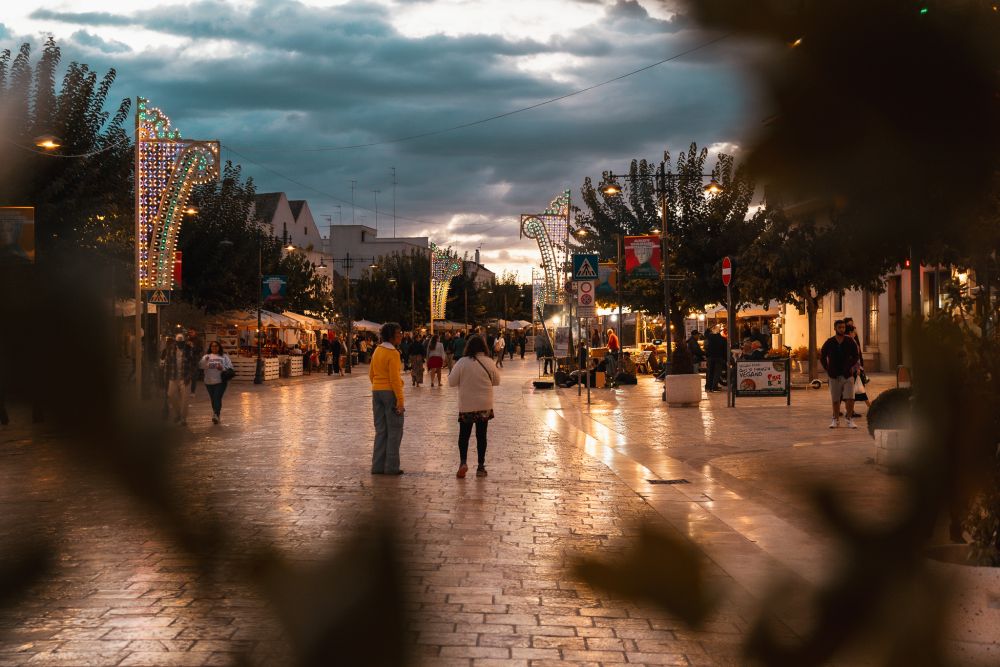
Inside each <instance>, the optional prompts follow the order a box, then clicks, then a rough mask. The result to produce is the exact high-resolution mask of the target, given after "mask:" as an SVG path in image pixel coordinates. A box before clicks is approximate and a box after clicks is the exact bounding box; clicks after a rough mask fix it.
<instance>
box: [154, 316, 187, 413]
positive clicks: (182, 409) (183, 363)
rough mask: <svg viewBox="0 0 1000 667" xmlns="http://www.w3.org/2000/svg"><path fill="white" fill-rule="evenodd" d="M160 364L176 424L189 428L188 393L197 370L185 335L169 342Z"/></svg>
mask: <svg viewBox="0 0 1000 667" xmlns="http://www.w3.org/2000/svg"><path fill="white" fill-rule="evenodd" d="M160 364H161V365H162V366H163V371H164V378H165V379H166V381H167V404H168V405H169V406H170V408H169V409H170V412H171V413H172V414H173V418H174V423H175V424H180V425H181V426H187V413H188V400H187V393H188V390H189V387H190V385H191V378H193V377H195V372H194V371H195V368H194V359H193V357H192V356H191V348H190V347H189V346H188V344H187V342H186V341H185V340H184V334H182V333H179V334H177V335H176V336H174V338H173V339H172V340H169V341H167V347H166V348H164V350H163V354H161V355H160Z"/></svg>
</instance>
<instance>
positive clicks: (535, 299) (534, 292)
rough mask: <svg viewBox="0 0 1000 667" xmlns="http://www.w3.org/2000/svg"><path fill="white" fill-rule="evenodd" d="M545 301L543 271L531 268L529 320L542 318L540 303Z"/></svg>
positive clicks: (537, 320) (533, 320) (535, 320)
mask: <svg viewBox="0 0 1000 667" xmlns="http://www.w3.org/2000/svg"><path fill="white" fill-rule="evenodd" d="M544 303H545V272H544V271H539V270H538V269H532V270H531V321H532V322H540V321H541V320H542V316H541V312H542V304H544Z"/></svg>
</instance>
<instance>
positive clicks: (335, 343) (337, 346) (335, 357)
mask: <svg viewBox="0 0 1000 667" xmlns="http://www.w3.org/2000/svg"><path fill="white" fill-rule="evenodd" d="M343 356H344V344H343V343H341V342H340V334H338V333H337V332H336V331H335V332H333V337H332V338H331V339H330V365H329V366H327V369H326V373H327V375H333V374H334V373H336V374H337V375H343V374H344V369H343V367H342V366H341V363H340V362H341V357H343Z"/></svg>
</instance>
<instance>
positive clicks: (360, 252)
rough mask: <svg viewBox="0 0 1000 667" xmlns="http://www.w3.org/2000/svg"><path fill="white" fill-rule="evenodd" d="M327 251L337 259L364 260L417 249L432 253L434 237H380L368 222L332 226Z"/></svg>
mask: <svg viewBox="0 0 1000 667" xmlns="http://www.w3.org/2000/svg"><path fill="white" fill-rule="evenodd" d="M320 247H321V248H322V250H323V254H325V255H327V256H333V257H337V258H342V257H346V256H347V255H348V254H350V255H351V257H358V258H360V259H365V258H368V259H370V258H372V257H376V258H377V257H385V256H387V255H392V254H393V253H398V254H400V255H408V254H410V253H411V252H413V251H417V252H420V253H424V254H426V253H429V252H430V240H429V239H428V238H427V237H426V236H397V237H393V238H379V236H378V231H377V230H376V229H375V228H374V227H368V226H367V225H331V226H330V236H329V237H327V238H324V239H323V241H322V245H321V246H320Z"/></svg>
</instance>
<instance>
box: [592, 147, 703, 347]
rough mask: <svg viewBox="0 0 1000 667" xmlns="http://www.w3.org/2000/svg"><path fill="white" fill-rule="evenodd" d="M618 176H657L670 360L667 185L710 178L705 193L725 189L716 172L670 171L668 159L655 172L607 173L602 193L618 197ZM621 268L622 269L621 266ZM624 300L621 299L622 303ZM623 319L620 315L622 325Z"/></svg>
mask: <svg viewBox="0 0 1000 667" xmlns="http://www.w3.org/2000/svg"><path fill="white" fill-rule="evenodd" d="M618 178H628V179H631V180H636V179H640V178H641V179H655V181H654V188H655V191H656V192H657V193H658V194H659V195H660V230H659V234H660V255H661V256H662V257H661V261H662V262H663V313H664V315H665V316H666V320H667V321H666V326H665V327H664V329H665V331H664V333H665V334H666V335H665V338H666V342H667V362H668V363H669V361H670V352H671V346H672V335H671V331H670V255H669V254H668V253H667V232H668V228H667V184H668V183H676V182H678V181H680V180H688V179H695V178H697V179H699V180H701V179H705V178H707V179H709V182H708V185H706V186H705V188H704V191H705V194H706V195H715V194H719V193H720V192H722V190H723V188H722V185H720V184H719V182H718V181H717V180H715V175H714V174H674V173H670V174H668V173H667V171H666V162H665V161H664V162H660V168H659V169H658V170H657V172H656V173H655V174H648V173H647V174H627V175H626V174H612V173H608V174H606V176H605V183H604V185H602V186H601V192H603V193H604V194H605V195H606V196H608V197H615V196H618V195H620V194H621V193H622V188H621V186H619V185H618V184H617V183H615V179H618ZM619 270H621V269H620V268H619ZM622 278H623V276H622V275H619V285H618V289H619V290H621V283H622ZM620 303H621V300H620V299H619V304H620ZM620 321H621V318H619V326H621V324H620Z"/></svg>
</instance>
